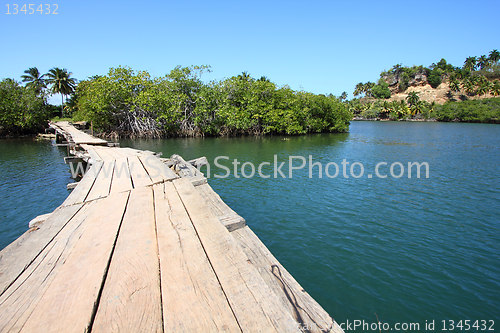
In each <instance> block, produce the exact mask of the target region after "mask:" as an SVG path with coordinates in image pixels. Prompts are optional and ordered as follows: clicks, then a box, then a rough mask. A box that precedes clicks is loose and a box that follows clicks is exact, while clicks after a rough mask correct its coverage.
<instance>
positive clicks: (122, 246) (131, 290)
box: [92, 187, 162, 332]
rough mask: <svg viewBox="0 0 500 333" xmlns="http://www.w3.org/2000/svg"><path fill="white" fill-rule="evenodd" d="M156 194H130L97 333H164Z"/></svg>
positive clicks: (142, 190) (147, 191)
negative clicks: (155, 204) (155, 211)
mask: <svg viewBox="0 0 500 333" xmlns="http://www.w3.org/2000/svg"><path fill="white" fill-rule="evenodd" d="M155 227H156V226H155V213H154V203H153V191H152V189H151V188H150V187H148V188H145V187H143V188H140V189H135V190H133V191H131V193H130V199H129V203H128V206H127V211H126V213H125V215H124V217H123V222H122V225H121V228H120V233H119V236H118V239H117V241H116V247H115V250H114V253H113V258H112V259H111V264H110V267H109V271H108V275H107V278H106V281H105V283H104V289H103V291H102V296H101V299H100V302H99V306H98V308H97V313H96V317H95V321H94V324H93V326H92V331H94V332H161V331H162V311H161V292H160V277H159V262H158V248H157V242H156V231H155Z"/></svg>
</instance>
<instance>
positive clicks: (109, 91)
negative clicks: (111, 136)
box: [75, 66, 352, 137]
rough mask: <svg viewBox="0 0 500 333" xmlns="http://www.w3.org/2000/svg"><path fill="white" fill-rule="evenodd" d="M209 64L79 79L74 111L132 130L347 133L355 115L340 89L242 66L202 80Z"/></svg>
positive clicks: (97, 123)
mask: <svg viewBox="0 0 500 333" xmlns="http://www.w3.org/2000/svg"><path fill="white" fill-rule="evenodd" d="M207 70H209V67H207V66H201V67H197V66H195V67H176V68H175V69H173V70H172V71H171V72H170V73H169V74H168V75H166V76H165V77H162V78H151V77H150V76H149V74H148V73H147V72H140V71H139V72H135V71H133V70H132V69H130V68H121V67H120V68H112V69H110V71H109V73H108V75H106V76H99V77H93V78H90V79H88V80H85V81H82V82H80V84H79V85H78V88H77V90H76V95H75V96H76V97H77V101H76V105H77V107H76V109H77V111H76V113H75V118H77V119H80V120H87V121H92V122H93V124H94V127H95V128H96V129H99V130H102V131H117V132H119V133H120V134H122V135H129V136H153V137H160V136H193V135H213V136H216V135H241V134H255V135H260V134H275V133H276V134H305V133H316V132H344V131H347V130H348V126H349V122H350V120H351V119H352V114H351V113H350V111H349V110H348V109H347V107H346V105H345V104H344V103H342V102H341V101H340V100H339V99H337V98H336V97H334V96H324V95H314V94H311V93H306V92H296V91H293V90H291V89H290V88H289V87H286V86H285V87H282V88H278V87H276V85H275V84H274V83H272V82H271V81H269V79H267V78H266V77H261V78H260V79H258V80H256V79H254V78H252V77H251V76H250V75H249V74H248V73H246V72H243V73H242V74H240V75H238V76H233V77H231V78H228V79H226V80H223V81H213V82H210V83H208V84H206V83H203V82H202V81H201V79H200V76H201V75H202V73H204V72H205V71H207Z"/></svg>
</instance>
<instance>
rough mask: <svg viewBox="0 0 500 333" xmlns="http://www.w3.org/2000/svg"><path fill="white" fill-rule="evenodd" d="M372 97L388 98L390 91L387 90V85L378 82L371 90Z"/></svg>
mask: <svg viewBox="0 0 500 333" xmlns="http://www.w3.org/2000/svg"><path fill="white" fill-rule="evenodd" d="M372 95H373V97H375V98H384V99H387V98H390V97H391V91H390V90H389V84H388V83H387V82H385V81H383V80H379V82H378V84H377V85H375V86H374V87H373V88H372Z"/></svg>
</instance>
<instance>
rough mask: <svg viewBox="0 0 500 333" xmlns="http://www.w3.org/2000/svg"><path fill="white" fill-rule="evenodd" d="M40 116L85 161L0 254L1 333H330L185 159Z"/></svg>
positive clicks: (333, 327) (327, 321) (327, 320)
mask: <svg viewBox="0 0 500 333" xmlns="http://www.w3.org/2000/svg"><path fill="white" fill-rule="evenodd" d="M52 126H53V127H54V128H55V129H56V130H57V131H58V133H59V134H61V135H63V136H64V137H65V138H66V140H67V142H68V144H69V145H70V147H71V151H72V153H73V155H74V156H75V157H77V158H79V159H81V160H82V161H84V162H86V163H87V164H88V165H90V168H89V169H88V170H87V172H86V173H85V175H84V176H83V178H82V179H81V181H80V182H79V183H78V185H77V186H76V188H75V189H74V190H73V191H72V192H71V194H70V195H69V196H68V198H67V199H66V200H65V201H64V202H63V203H62V205H61V206H59V207H58V208H57V209H56V210H55V211H54V212H52V213H51V214H49V215H47V216H45V217H44V218H43V219H44V221H43V222H38V223H36V224H35V225H33V226H32V227H31V228H30V229H29V230H28V231H26V233H24V234H23V235H22V236H21V237H19V238H18V239H17V240H16V241H14V242H13V243H12V244H10V245H9V246H7V247H6V248H5V249H3V250H2V251H1V252H0V331H1V332H19V331H23V332H84V331H85V332H90V331H95V332H219V331H223V332H342V330H341V329H340V327H339V326H338V325H337V323H336V322H335V321H334V320H333V319H332V318H331V317H330V316H329V315H328V314H327V313H326V312H325V310H324V309H323V308H322V307H321V306H320V305H319V304H318V303H317V302H316V301H315V300H314V299H312V298H311V297H310V295H309V294H307V292H305V291H304V290H303V289H302V287H301V286H300V285H299V284H298V283H297V282H296V281H295V280H294V278H293V277H292V276H291V275H290V274H289V273H288V272H287V271H286V270H285V268H283V266H281V264H280V263H279V262H278V261H277V260H276V258H274V256H273V255H272V254H271V253H270V252H269V250H268V249H267V248H266V247H265V246H264V245H263V244H262V242H261V241H260V240H259V239H258V238H257V236H256V235H255V234H254V233H253V232H252V231H251V230H250V228H249V227H248V226H246V224H245V220H244V219H242V218H241V217H240V216H239V215H238V214H236V213H235V212H234V211H233V210H232V209H231V208H229V207H228V206H227V205H226V204H225V203H224V202H223V201H222V200H221V198H220V197H219V196H218V195H217V194H216V193H215V192H214V191H213V190H212V188H211V187H210V186H209V184H208V183H207V182H206V179H205V178H204V177H203V175H202V174H201V173H200V172H199V171H197V170H196V169H195V168H194V167H193V166H192V165H191V164H190V163H188V162H186V161H184V160H183V159H182V158H181V157H180V156H173V157H172V158H170V159H161V158H160V157H159V156H157V155H156V154H155V153H153V152H147V151H140V150H135V149H130V148H118V147H107V146H106V141H104V140H101V139H97V138H94V137H92V136H90V135H88V134H85V133H83V132H81V131H78V130H77V129H75V128H74V127H73V126H71V125H70V124H68V123H64V122H63V123H56V124H52Z"/></svg>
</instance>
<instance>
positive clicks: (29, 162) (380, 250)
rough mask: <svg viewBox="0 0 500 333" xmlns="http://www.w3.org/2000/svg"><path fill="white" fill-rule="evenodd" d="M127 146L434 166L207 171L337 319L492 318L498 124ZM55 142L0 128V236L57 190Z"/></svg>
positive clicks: (256, 158)
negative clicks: (420, 175) (278, 172)
mask: <svg viewBox="0 0 500 333" xmlns="http://www.w3.org/2000/svg"><path fill="white" fill-rule="evenodd" d="M122 146H130V147H134V148H139V149H149V150H153V151H161V152H163V155H164V156H170V155H171V154H174V153H177V154H180V155H182V156H183V157H184V158H185V159H191V158H196V157H200V156H206V157H207V158H208V159H209V160H210V161H213V159H214V158H215V157H216V156H219V155H226V156H228V157H230V159H231V160H232V159H235V158H236V159H238V160H239V161H240V162H245V161H250V162H253V163H255V164H259V163H261V162H272V161H273V157H274V155H275V154H276V155H277V156H278V160H279V161H280V162H281V161H288V156H289V155H301V156H306V157H307V156H309V155H312V157H313V159H314V161H315V162H323V163H324V164H326V163H328V162H331V161H333V162H336V163H338V164H340V162H341V161H342V159H344V158H345V159H347V160H348V161H350V162H351V163H352V162H355V161H359V162H362V163H363V164H364V166H365V169H366V172H367V173H368V172H373V169H374V167H375V164H376V163H377V162H380V161H386V162H389V163H391V162H395V161H399V162H402V163H403V164H405V165H406V164H407V162H409V161H419V162H424V161H425V162H428V163H429V165H430V178H429V179H416V178H411V179H408V178H407V177H402V178H399V179H393V178H387V179H378V178H371V179H368V178H367V177H363V178H360V179H354V178H352V177H350V178H349V179H344V178H340V177H337V178H335V179H329V178H323V179H319V178H318V177H314V178H312V179H310V178H309V177H308V173H307V171H302V172H301V171H295V172H294V174H293V178H292V179H281V178H278V179H273V178H271V179H261V178H253V179H245V178H235V177H230V178H227V179H216V178H213V177H212V178H211V179H210V180H209V182H210V184H211V185H212V186H213V187H214V189H215V190H216V192H217V193H219V194H220V195H221V197H222V198H223V199H224V200H225V201H226V202H227V203H228V204H229V205H230V206H231V207H232V208H233V209H234V210H235V211H236V212H238V213H239V214H240V215H242V216H243V217H244V218H245V219H246V220H247V222H248V224H249V225H250V227H251V228H252V229H253V230H254V231H255V232H256V234H257V235H258V236H259V237H260V239H261V240H262V241H263V242H264V243H265V244H266V245H267V246H268V248H269V249H270V250H271V251H272V252H273V254H274V255H275V256H276V257H277V258H278V259H279V260H280V262H281V263H282V264H283V265H284V266H285V267H286V268H287V269H288V270H289V271H290V272H291V273H292V274H293V275H294V277H295V278H296V279H297V280H298V281H299V282H300V283H301V284H302V286H303V287H304V288H305V289H306V290H307V291H308V292H309V293H310V294H311V295H312V296H313V297H314V298H315V299H316V300H318V302H319V303H320V304H321V305H322V306H323V307H324V308H325V309H326V310H327V311H328V312H329V313H330V314H331V315H332V316H333V317H334V318H335V319H336V320H337V321H339V322H345V321H346V320H347V319H350V320H354V319H365V320H368V321H371V322H372V321H373V322H374V321H376V317H377V316H378V318H379V319H380V320H381V321H385V322H392V323H394V322H404V321H407V322H409V321H412V322H422V323H423V322H424V321H425V320H432V319H436V320H443V319H454V320H460V319H472V320H476V319H494V320H497V319H500V318H498V313H500V312H499V310H500V217H499V216H500V186H499V181H498V176H499V173H500V167H499V165H500V126H498V125H486V124H447V123H392V122H388V123H379V122H355V123H352V125H351V130H350V133H348V134H331V135H329V134H324V135H311V136H301V137H291V138H287V139H286V140H283V138H282V137H266V138H232V139H224V138H217V139H214V138H209V139H172V140H144V141H123V142H122ZM64 154H65V151H64V150H59V149H58V148H54V147H51V146H50V145H48V144H46V143H33V142H28V141H0V175H1V180H2V183H1V184H0V247H3V246H5V245H7V244H8V243H9V242H11V241H12V240H13V239H15V237H17V236H18V235H19V234H20V233H22V232H23V231H24V230H25V229H26V224H27V222H28V221H29V219H30V218H32V217H34V216H36V215H38V214H42V213H46V212H49V211H51V210H53V209H54V208H55V207H56V206H57V205H58V204H60V203H61V202H62V201H63V200H64V198H65V197H66V195H67V191H66V190H65V184H66V183H67V182H68V181H69V173H68V168H67V167H66V166H65V165H64V164H63V162H62V156H64ZM225 164H226V165H228V166H231V165H230V164H229V163H225ZM20 166H22V168H20ZM264 170H266V172H267V173H270V172H271V169H270V168H265V169H264ZM214 171H217V170H214V168H213V166H212V174H213V172H214ZM285 171H286V168H285ZM384 171H385V172H386V171H387V169H385V170H384ZM218 173H219V174H222V173H224V172H223V170H219V172H218ZM499 325H500V322H497V323H496V326H499ZM499 327H500V326H499ZM495 328H498V327H495Z"/></svg>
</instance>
